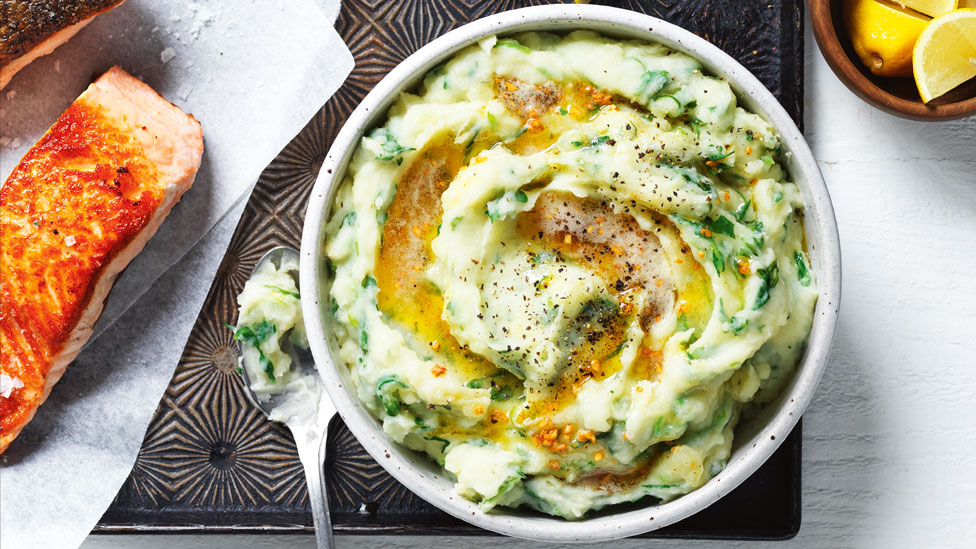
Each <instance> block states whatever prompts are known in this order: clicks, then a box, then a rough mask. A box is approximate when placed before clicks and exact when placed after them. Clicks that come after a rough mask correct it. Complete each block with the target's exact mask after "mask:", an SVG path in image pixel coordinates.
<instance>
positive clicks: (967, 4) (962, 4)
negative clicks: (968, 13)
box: [959, 0, 976, 8]
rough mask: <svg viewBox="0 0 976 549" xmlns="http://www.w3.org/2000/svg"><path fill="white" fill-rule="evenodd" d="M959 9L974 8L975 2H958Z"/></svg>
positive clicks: (969, 0) (963, 0) (968, 0)
mask: <svg viewBox="0 0 976 549" xmlns="http://www.w3.org/2000/svg"><path fill="white" fill-rule="evenodd" d="M959 7H960V8H976V0H959Z"/></svg>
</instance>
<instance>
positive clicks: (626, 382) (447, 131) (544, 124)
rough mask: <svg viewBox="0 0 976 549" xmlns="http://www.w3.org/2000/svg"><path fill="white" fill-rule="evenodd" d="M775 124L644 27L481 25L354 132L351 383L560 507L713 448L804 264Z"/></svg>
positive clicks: (779, 371)
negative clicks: (622, 35) (637, 30)
mask: <svg viewBox="0 0 976 549" xmlns="http://www.w3.org/2000/svg"><path fill="white" fill-rule="evenodd" d="M781 154H782V153H781V150H780V141H779V138H778V136H777V135H776V133H775V132H774V131H773V128H772V127H771V126H770V124H769V123H767V122H766V121H765V120H763V119H762V118H761V117H759V116H757V115H756V114H753V113H750V112H747V111H745V110H743V109H742V108H739V107H737V105H736V98H735V95H734V94H733V93H732V91H731V89H730V87H729V85H728V83H727V82H725V81H724V80H722V79H720V78H715V77H711V76H708V75H706V74H704V72H703V71H702V67H701V65H700V63H699V62H698V61H696V60H695V59H693V58H691V57H689V56H687V55H684V54H680V53H677V52H674V51H671V50H669V49H668V48H666V47H664V46H662V45H659V44H650V43H644V42H624V41H617V40H610V39H607V38H604V37H602V36H600V35H597V34H595V33H592V32H574V33H572V34H569V35H565V36H559V35H553V34H539V33H528V34H521V35H517V36H515V37H511V38H495V37H492V38H489V39H485V40H483V41H482V42H481V43H479V44H478V45H476V46H472V47H469V48H467V49H465V50H463V51H461V52H460V53H459V54H458V55H457V56H455V57H454V58H453V59H452V60H450V61H449V62H447V63H445V64H444V65H442V66H440V67H438V68H436V69H434V70H433V71H431V72H430V73H429V74H428V75H427V76H426V78H425V80H424V83H423V85H422V86H421V88H420V89H419V90H418V93H417V94H409V93H405V94H403V95H402V96H401V97H400V98H399V99H398V100H397V101H396V103H395V104H394V105H393V107H392V108H391V109H390V112H389V115H388V118H387V120H386V122H385V124H384V125H383V126H381V127H379V128H377V129H375V130H373V131H372V132H371V133H370V134H369V135H368V136H367V137H364V138H363V140H362V143H361V144H360V146H359V148H358V150H357V151H356V153H355V155H354V157H353V159H352V162H351V165H350V168H349V171H348V174H347V175H346V177H345V180H344V181H343V182H342V183H341V185H340V188H339V189H338V193H337V195H336V198H335V203H334V205H333V210H332V212H333V213H332V216H331V218H330V220H329V222H328V227H327V253H328V259H329V262H330V266H331V269H332V273H333V275H332V278H331V279H330V281H329V284H330V285H331V288H330V295H331V303H330V304H329V306H330V309H331V313H332V315H333V316H334V318H335V321H336V322H335V326H336V337H337V341H338V345H339V355H340V358H341V360H342V361H343V362H344V363H345V365H346V367H348V369H349V373H350V376H351V379H352V380H353V382H354V385H355V390H356V391H357V394H358V397H359V399H360V400H361V401H362V402H363V404H365V406H366V407H367V408H368V409H369V410H370V411H371V412H372V413H373V414H374V415H375V416H376V417H377V418H378V419H379V420H380V421H382V423H383V428H384V430H385V431H386V432H387V433H388V434H389V435H390V436H391V437H392V438H393V439H394V440H396V441H398V442H400V443H402V444H404V445H406V446H408V447H410V448H413V449H415V450H419V451H422V452H426V453H427V454H429V455H430V456H431V457H432V458H433V459H435V460H437V461H438V462H439V463H441V464H442V465H443V466H444V468H445V469H446V470H447V471H448V472H449V473H450V474H451V475H453V476H454V477H455V478H456V479H457V491H458V492H459V493H460V494H461V495H463V496H465V497H467V498H470V499H472V500H474V501H477V502H480V504H481V506H482V508H483V509H485V510H489V509H491V508H492V507H494V506H496V505H504V506H513V507H514V506H519V505H527V506H530V507H533V508H535V509H538V510H540V511H542V512H545V513H550V514H553V515H558V516H562V517H566V518H569V519H575V518H579V517H582V516H583V515H584V514H585V513H586V512H587V511H589V510H591V509H597V508H600V507H603V506H606V505H609V504H614V503H619V502H626V501H634V500H637V499H640V498H643V497H645V496H652V497H653V498H657V499H659V500H670V499H672V498H675V497H677V496H680V495H681V494H685V493H688V492H690V491H692V490H694V489H695V488H697V487H699V486H701V485H702V484H704V483H705V482H707V481H708V480H709V479H710V478H711V477H713V476H714V475H716V474H718V472H720V471H721V470H722V468H723V467H724V466H725V463H726V460H727V459H728V457H729V453H730V448H731V444H732V436H733V429H734V427H735V425H736V422H737V421H738V419H739V417H740V416H741V415H742V414H743V413H744V412H745V411H747V409H748V408H749V407H751V406H756V405H758V404H760V403H762V402H764V401H767V400H769V399H771V398H772V397H774V396H775V395H776V393H777V391H778V389H779V388H780V386H781V385H782V384H783V383H784V381H785V380H787V379H788V376H789V375H790V374H791V372H792V370H793V368H794V367H795V365H796V363H797V361H798V360H799V358H800V356H801V354H802V352H803V349H804V344H805V341H806V339H807V335H808V333H809V331H810V327H811V323H812V315H813V309H814V305H815V302H816V299H817V291H816V280H815V276H814V273H813V271H812V270H811V268H810V264H809V261H808V258H807V255H806V253H805V242H804V235H803V220H802V216H803V202H802V200H801V196H800V193H799V191H798V190H797V187H796V186H795V185H794V184H793V183H792V182H790V181H789V180H788V174H787V173H786V172H785V171H784V169H783V167H782V165H781V163H780V158H781Z"/></svg>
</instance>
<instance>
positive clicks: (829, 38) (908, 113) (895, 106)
mask: <svg viewBox="0 0 976 549" xmlns="http://www.w3.org/2000/svg"><path fill="white" fill-rule="evenodd" d="M845 1H848V0H810V22H811V24H812V26H813V35H814V37H816V39H817V45H818V46H820V51H821V53H823V56H824V58H825V59H826V60H827V64H828V65H830V68H831V69H833V71H834V74H836V75H837V77H838V78H840V80H841V82H843V83H844V85H845V86H847V87H848V88H849V89H850V90H851V91H852V92H854V94H855V95H857V96H858V97H860V98H861V99H863V100H864V101H867V102H868V103H869V104H871V105H873V106H874V107H876V108H878V109H881V110H883V111H885V112H887V113H891V114H894V115H896V116H901V117H902V118H910V119H912V120H952V119H956V118H963V117H966V116H970V115H972V114H976V79H972V80H970V81H969V82H966V83H965V84H963V85H962V86H959V87H958V88H956V89H954V90H952V91H950V92H948V93H946V94H945V95H943V96H941V97H938V98H936V99H933V100H932V101H930V102H929V103H928V104H925V103H923V102H922V98H921V97H919V95H918V89H917V88H916V87H915V80H914V79H912V78H911V77H900V78H892V77H882V76H875V75H873V74H871V71H869V70H868V68H867V67H865V66H864V64H863V63H861V60H860V59H859V58H858V57H857V55H856V54H855V53H854V47H853V46H852V45H851V40H850V37H849V36H848V35H847V31H846V30H845V28H844V14H843V9H842V8H843V3H844V2H845Z"/></svg>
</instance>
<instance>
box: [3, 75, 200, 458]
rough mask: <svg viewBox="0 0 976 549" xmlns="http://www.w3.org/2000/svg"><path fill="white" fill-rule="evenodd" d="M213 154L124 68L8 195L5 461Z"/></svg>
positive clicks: (31, 156)
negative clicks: (128, 270)
mask: <svg viewBox="0 0 976 549" xmlns="http://www.w3.org/2000/svg"><path fill="white" fill-rule="evenodd" d="M202 154H203V134H202V130H201V128H200V124H199V122H197V121H196V120H195V119H194V118H193V117H192V116H190V115H187V114H185V113H184V112H183V111H181V110H180V109H179V108H178V107H176V106H174V105H172V104H171V103H169V102H167V101H166V100H165V99H163V98H162V97H160V96H159V95H158V94H157V93H156V92H155V91H153V90H152V88H150V87H149V86H147V85H146V84H144V83H143V82H141V81H140V80H138V79H136V78H134V77H132V76H130V75H129V74H128V73H126V72H125V71H123V70H122V69H120V68H118V67H114V68H112V69H110V70H109V71H108V72H106V73H105V74H104V75H102V76H101V77H100V78H99V79H98V80H97V81H96V82H95V83H94V84H92V85H91V86H90V87H89V88H88V90H87V91H85V93H83V94H82V95H81V96H80V97H79V98H78V99H77V100H76V101H75V102H74V103H72V104H71V106H70V107H68V109H67V110H66V111H65V112H64V113H63V114H62V115H61V117H60V118H59V119H58V120H57V122H55V124H54V126H52V127H51V129H50V130H48V132H47V133H46V134H45V135H44V137H42V138H41V140H40V141H39V142H38V143H37V144H36V145H34V147H33V148H32V149H31V150H30V151H28V152H27V154H26V155H25V156H24V158H23V159H22V160H21V161H20V164H18V165H17V167H16V168H15V169H14V171H13V173H11V175H10V177H9V178H8V179H7V181H6V182H5V183H4V185H3V187H2V188H0V225H2V233H0V275H2V279H3V284H2V288H0V351H2V360H0V453H2V452H3V451H4V450H5V449H6V448H7V446H8V445H9V444H10V442H11V441H12V440H13V439H14V437H16V436H17V434H18V433H19V432H20V431H21V429H23V427H24V425H26V423H27V422H28V421H30V419H31V418H32V417H33V416H34V413H35V411H36V410H37V407H38V406H40V404H41V403H43V402H44V400H45V399H46V398H47V396H48V394H50V392H51V389H52V388H53V387H54V384H55V383H56V382H57V381H58V379H59V378H60V377H61V375H62V374H63V373H64V370H65V368H66V367H67V365H68V364H69V363H70V362H71V361H72V360H73V359H74V357H75V356H76V355H77V354H78V352H79V351H80V350H81V347H82V346H83V345H84V344H85V342H86V341H87V340H88V338H89V337H90V336H91V333H92V328H93V326H94V324H95V321H96V320H97V319H98V316H99V315H100V314H101V312H102V306H103V302H104V301H105V298H106V297H107V296H108V292H109V290H110V289H111V287H112V284H113V283H114V281H115V278H116V277H117V276H118V274H119V273H120V272H121V271H122V269H124V268H125V266H126V265H127V264H128V263H129V261H131V260H132V258H133V257H135V255H136V254H138V253H139V251H140V250H142V248H143V246H145V244H146V242H147V241H148V240H149V238H151V237H152V235H153V234H154V233H155V232H156V230H157V229H158V228H159V226H160V225H161V224H162V222H163V220H164V219H165V217H166V215H167V214H168V213H169V211H170V209H171V208H172V207H173V205H175V204H176V202H178V201H179V199H180V196H181V195H182V194H183V193H184V192H185V191H186V190H187V189H189V188H190V185H191V184H192V182H193V179H194V177H195V176H196V172H197V169H198V168H199V166H200V160H201V157H202ZM82 390H83V389H82Z"/></svg>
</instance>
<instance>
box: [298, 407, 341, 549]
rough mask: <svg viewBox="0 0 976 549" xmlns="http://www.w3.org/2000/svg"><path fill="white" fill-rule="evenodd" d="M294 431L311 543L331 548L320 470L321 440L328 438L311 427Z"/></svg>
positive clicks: (322, 443) (322, 458)
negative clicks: (311, 530) (312, 534)
mask: <svg viewBox="0 0 976 549" xmlns="http://www.w3.org/2000/svg"><path fill="white" fill-rule="evenodd" d="M296 431H297V432H295V444H296V446H297V447H298V458H299V459H300V460H301V462H302V467H303V468H304V469H305V481H306V483H307V484H308V501H309V504H310V505H311V506H312V521H313V522H314V523H315V543H316V545H317V546H318V548H319V549H332V548H333V547H335V542H334V541H333V539H332V517H331V516H330V515H329V502H328V500H326V497H328V496H327V494H326V491H325V475H324V474H323V471H322V469H323V468H324V466H325V441H326V439H328V431H327V429H318V428H315V427H313V426H309V427H308V428H306V429H298V430H296Z"/></svg>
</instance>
